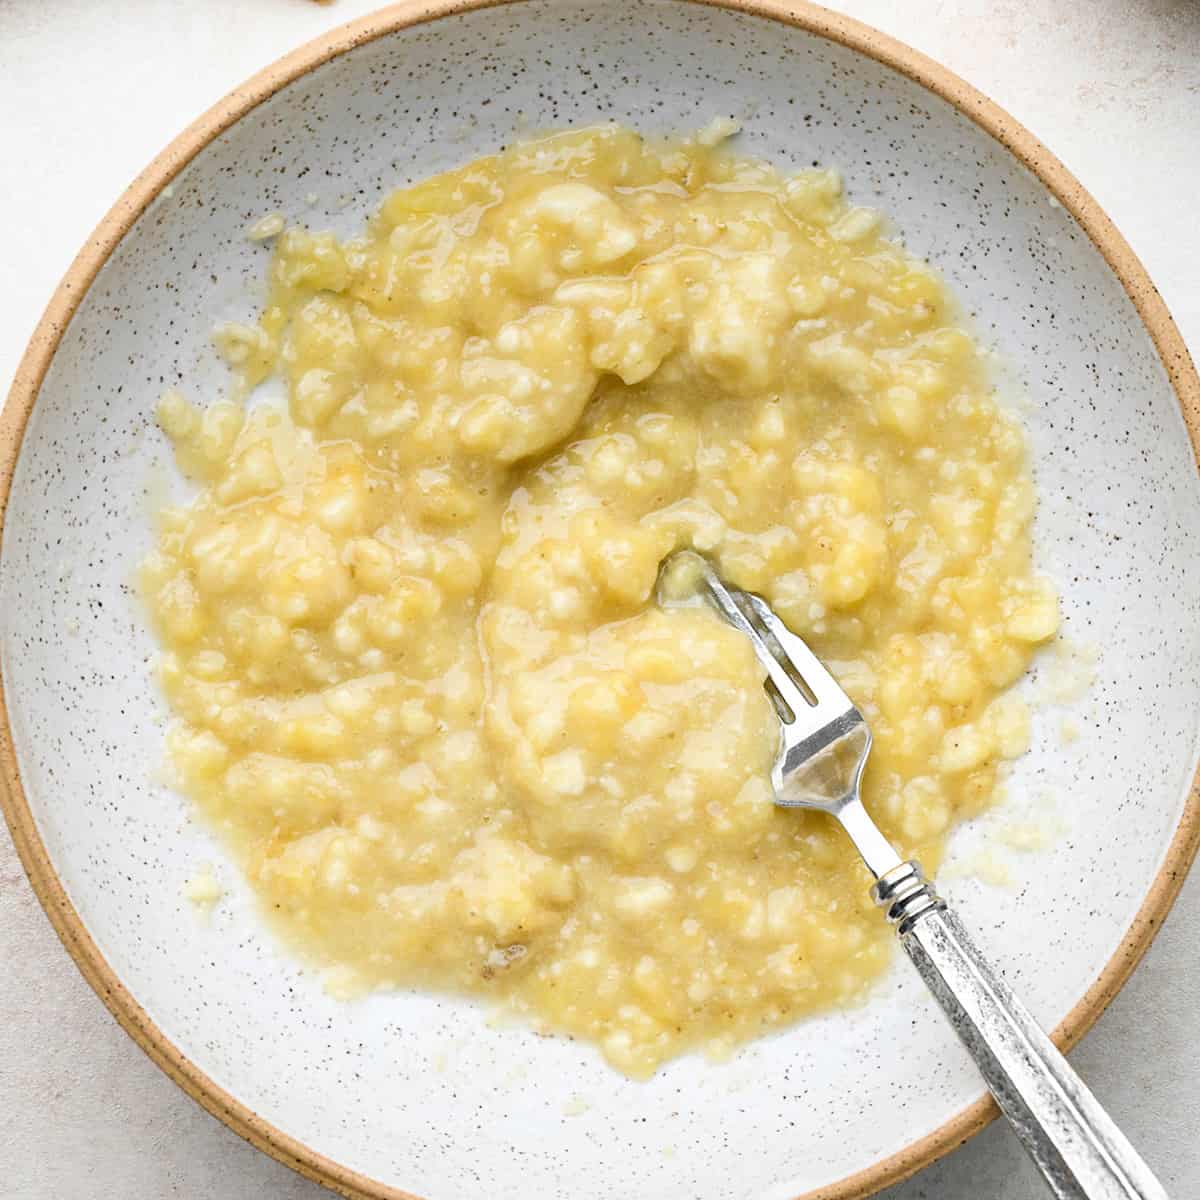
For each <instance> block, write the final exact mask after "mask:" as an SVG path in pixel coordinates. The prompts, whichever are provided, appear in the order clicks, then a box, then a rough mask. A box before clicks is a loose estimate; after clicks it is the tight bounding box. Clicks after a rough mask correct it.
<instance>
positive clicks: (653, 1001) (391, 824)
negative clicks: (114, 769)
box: [142, 127, 1057, 1076]
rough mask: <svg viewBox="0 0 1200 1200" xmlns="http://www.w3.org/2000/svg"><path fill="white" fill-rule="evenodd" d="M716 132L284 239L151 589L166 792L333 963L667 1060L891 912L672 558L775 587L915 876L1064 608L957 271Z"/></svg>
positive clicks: (162, 538) (882, 951)
mask: <svg viewBox="0 0 1200 1200" xmlns="http://www.w3.org/2000/svg"><path fill="white" fill-rule="evenodd" d="M713 140H716V139H713V138H699V139H694V140H690V141H684V142H676V143H673V144H669V145H668V144H652V143H650V142H648V141H644V140H643V139H642V138H640V137H639V136H637V135H636V134H634V133H632V132H630V131H628V130H624V129H619V128H615V127H605V128H598V129H588V130H582V131H573V132H567V133H563V134H559V135H556V136H553V137H548V138H544V139H541V140H538V141H534V142H530V143H527V144H523V145H519V146H516V147H515V148H512V149H510V150H507V151H505V152H504V153H503V154H500V155H497V156H495V157H492V158H486V159H481V160H479V161H477V162H474V163H471V164H470V165H469V166H466V167H464V168H462V169H461V170H458V171H454V172H450V173H448V174H445V175H440V176H437V177H435V178H432V179H429V180H427V181H426V182H424V183H421V184H418V185H417V186H415V187H412V188H408V189H406V190H402V191H398V192H396V193H394V194H393V195H392V196H390V197H389V198H388V200H387V201H386V202H385V203H384V204H383V206H382V208H381V209H380V211H379V214H378V215H377V216H376V217H375V218H374V219H373V220H372V221H371V222H370V224H369V225H368V227H367V229H366V231H365V232H364V233H363V234H362V235H361V236H359V237H357V238H354V239H352V240H350V241H348V242H344V243H343V242H339V241H337V239H336V238H335V237H333V236H332V235H331V234H328V233H309V232H306V231H304V230H301V229H289V230H287V231H286V232H285V233H283V234H282V235H281V236H280V237H279V238H278V240H277V243H276V246H275V250H274V255H273V258H272V260H271V267H270V298H269V303H268V304H267V306H266V308H265V310H264V312H263V314H262V317H261V320H260V323H259V325H258V326H256V327H254V328H248V327H238V326H233V327H225V328H223V329H222V330H220V331H219V332H218V340H219V342H220V344H221V346H222V348H223V350H224V351H225V353H226V355H227V357H228V358H229V359H230V360H231V361H232V362H233V363H234V364H235V365H236V366H237V367H238V368H239V369H240V372H241V375H242V380H243V383H244V384H245V385H253V384H254V383H256V382H257V381H258V380H260V379H261V378H263V377H264V376H265V375H266V374H268V373H269V372H272V371H277V372H279V373H280V374H281V375H282V377H283V379H284V380H285V382H286V386H287V393H288V406H287V411H286V412H284V411H280V410H278V409H276V408H271V407H267V406H262V405H260V406H258V407H257V408H256V409H254V410H253V411H251V412H250V413H248V414H247V413H245V412H244V411H243V408H242V407H241V406H239V405H234V404H231V403H227V402H222V403H217V404H215V405H213V406H211V407H210V408H208V409H207V411H205V412H203V413H201V412H199V411H197V410H196V409H194V408H192V407H191V406H190V405H188V404H187V403H186V402H185V401H184V400H183V399H182V398H181V397H180V396H179V395H178V394H169V395H168V396H167V397H166V398H165V399H164V401H163V403H162V406H161V414H160V415H161V421H162V424H163V427H164V428H165V429H166V431H167V433H168V434H169V435H170V436H171V438H172V439H173V440H174V442H175V445H176V447H177V451H178V458H179V462H180V464H181V465H182V467H183V468H184V469H185V470H186V471H187V472H188V473H189V474H190V475H192V476H193V477H194V478H195V479H197V480H198V481H199V482H200V485H201V491H200V494H199V496H198V498H197V499H196V500H195V501H194V502H193V503H191V504H189V505H187V506H186V507H181V508H175V509H170V510H167V511H165V512H163V513H162V516H161V524H160V534H159V541H158V547H157V550H156V551H155V552H154V553H153V554H152V555H151V556H150V557H149V559H148V560H147V562H146V563H145V566H144V569H143V576H142V583H143V587H144V594H145V596H146V598H147V600H148V603H149V608H150V611H151V613H152V614H153V620H154V624H155V627H156V629H157V630H158V633H159V635H160V637H161V639H162V643H163V657H162V664H161V678H162V685H163V687H164V689H165V692H166V695H167V698H168V700H169V702H170V706H171V710H172V712H173V714H174V716H175V722H174V726H173V728H172V731H171V733H170V737H169V749H170V758H171V760H172V762H173V764H174V766H175V768H176V770H177V774H178V779H179V785H180V787H181V788H182V789H183V791H184V792H186V794H187V795H188V796H190V797H191V798H192V799H193V800H194V801H195V802H196V804H197V805H198V806H199V808H200V809H201V810H202V811H203V813H204V814H205V816H206V817H207V818H209V820H210V821H212V822H213V823H215V824H216V826H217V827H218V828H219V829H220V831H221V833H222V834H223V835H224V836H225V838H226V839H227V841H228V844H229V846H230V847H231V848H232V850H233V851H234V852H235V853H236V855H237V857H238V860H239V861H240V863H241V864H242V866H243V868H244V870H245V873H246V875H247V877H248V879H249V880H250V882H251V884H252V885H253V887H254V889H255V891H256V892H257V894H258V895H259V896H260V897H261V899H262V902H263V904H264V906H265V907H266V909H267V910H268V911H270V913H271V914H272V915H273V917H274V920H275V925H276V927H277V928H278V930H279V931H280V932H281V934H282V935H283V937H284V938H285V939H286V940H287V942H288V943H289V944H290V945H292V946H293V947H295V948H296V949H297V950H299V951H301V952H302V953H303V954H304V955H305V956H306V957H307V958H308V959H309V960H310V961H314V962H316V963H318V964H321V965H322V966H323V967H325V968H327V969H328V971H329V979H330V981H331V983H332V984H333V986H335V987H336V988H338V989H344V990H347V991H352V990H356V989H361V988H366V987H372V986H377V985H391V984H403V985H408V984H415V985H429V986H432V987H435V988H442V989H449V990H454V991H459V992H470V993H473V994H476V995H482V996H485V997H487V998H489V999H490V1000H493V1001H497V1002H500V1003H502V1004H503V1005H504V1006H506V1007H508V1008H511V1009H513V1010H516V1011H517V1012H518V1013H521V1014H524V1016H525V1018H526V1019H527V1020H528V1021H529V1022H530V1023H531V1024H533V1025H535V1026H536V1027H538V1028H542V1029H548V1030H556V1031H561V1032H565V1033H568V1034H571V1035H574V1036H578V1037H582V1038H586V1039H588V1040H589V1041H593V1042H595V1043H597V1044H598V1045H599V1047H600V1049H601V1050H602V1052H603V1053H604V1055H605V1056H606V1057H607V1058H608V1059H609V1061H610V1062H612V1063H613V1064H614V1065H615V1066H617V1067H618V1068H620V1069H621V1070H622V1071H625V1072H628V1073H629V1074H631V1075H639V1076H642V1075H647V1074H649V1073H651V1072H653V1071H654V1069H655V1068H656V1067H657V1066H658V1065H659V1064H660V1063H662V1062H663V1061H664V1060H665V1059H668V1058H670V1057H671V1056H673V1055H676V1054H679V1053H681V1052H682V1051H684V1050H687V1049H689V1048H693V1047H705V1048H707V1049H709V1050H722V1049H727V1048H729V1047H730V1046H732V1045H734V1044H735V1043H737V1042H740V1041H743V1040H745V1039H747V1038H751V1037H755V1036H757V1035H759V1034H761V1033H763V1032H765V1031H767V1030H770V1029H773V1028H775V1027H777V1026H780V1025H783V1024H787V1023H789V1022H792V1021H795V1020H796V1019H797V1018H798V1017H800V1016H802V1015H803V1014H805V1013H809V1012H812V1011H814V1010H817V1009H821V1008H826V1007H828V1006H829V1005H831V1004H839V1003H845V1002H848V1001H850V1000H852V999H854V998H856V997H858V996H860V995H861V994H862V992H863V991H864V988H865V987H866V985H867V984H868V983H869V982H870V980H871V979H872V978H873V977H874V976H876V975H877V974H878V973H879V971H880V969H881V968H882V966H883V964H884V962H885V960H886V958H887V946H888V942H889V938H890V936H891V935H890V933H889V932H888V930H887V929H886V928H885V925H884V922H883V921H882V919H881V917H880V915H879V914H878V913H877V912H875V911H873V910H872V907H871V904H870V901H869V900H868V897H867V883H868V880H867V877H866V874H865V872H864V871H863V869H862V868H861V867H860V865H859V863H858V861H857V860H856V858H855V855H854V853H853V851H852V850H851V848H850V846H849V844H848V842H847V841H846V839H845V838H844V837H843V835H842V834H841V833H840V832H839V831H838V830H837V829H836V828H835V827H834V825H833V823H832V822H831V821H829V820H828V819H826V818H823V817H819V816H816V815H810V814H803V813H795V812H784V811H780V810H777V809H775V808H774V807H773V806H772V804H771V796H770V793H769V790H768V785H767V775H768V768H769V765H770V762H771V760H772V757H773V754H774V750H775V745H776V734H777V725H776V720H775V717H774V716H773V713H772V710H771V707H770V705H769V702H768V700H767V697H766V695H765V693H764V692H763V689H762V687H761V672H760V670H759V669H758V667H757V666H756V664H755V661H754V659H753V657H752V654H751V652H750V649H749V646H748V645H747V644H745V643H744V641H743V640H742V639H741V637H740V635H738V634H736V633H734V632H733V631H732V630H730V629H728V628H727V627H725V626H724V625H722V624H721V623H720V622H719V621H718V620H717V619H716V618H715V617H713V616H711V615H710V614H709V613H708V612H707V611H706V610H704V609H702V608H681V609H670V610H666V611H663V610H659V609H658V608H656V607H655V605H654V602H653V598H652V589H653V584H654V581H655V575H656V571H657V568H658V564H659V562H660V560H661V559H662V558H663V557H664V555H666V554H668V553H669V552H671V551H672V550H673V549H675V548H676V547H681V546H694V547H696V548H698V549H700V550H702V551H704V552H705V553H707V554H709V555H710V556H711V557H712V559H713V560H714V561H715V563H716V564H717V565H718V567H719V570H720V571H721V572H722V573H723V574H724V575H725V576H726V577H727V578H728V579H729V580H730V581H731V582H732V583H734V584H736V585H738V586H740V587H743V588H749V589H754V590H757V591H759V592H761V593H763V594H764V595H765V596H766V597H767V598H768V599H769V600H770V601H771V603H772V604H774V605H775V607H776V609H777V610H778V611H779V612H780V614H781V615H782V616H783V617H784V618H785V619H786V620H787V621H788V622H789V624H790V625H791V626H792V627H793V628H794V629H795V630H796V631H797V632H799V633H801V634H802V635H803V636H804V637H805V638H807V639H808V640H809V642H810V644H811V645H812V646H813V647H814V649H815V650H816V651H817V653H818V654H820V655H822V656H823V657H824V659H825V660H826V661H827V662H828V663H829V665H830V667H831V669H832V670H833V671H834V673H835V674H836V675H837V676H838V677H839V678H840V679H841V681H842V683H843V684H844V686H845V687H846V689H847V690H848V691H849V692H850V694H851V695H852V696H853V698H854V699H855V701H856V702H857V703H858V704H859V705H860V707H861V708H862V709H863V711H864V713H865V714H866V716H867V719H868V720H869V722H870V725H871V728H872V730H873V732H874V735H875V749H874V753H873V755H872V758H871V762H870V767H869V769H868V772H867V778H866V799H867V804H868V807H869V808H870V809H871V811H872V812H873V813H874V815H875V816H876V818H877V819H878V821H879V822H880V824H881V825H882V826H883V828H884V830H885V831H886V833H887V834H888V835H889V836H890V837H891V838H892V839H893V840H894V841H895V842H896V844H897V846H898V848H899V849H900V851H901V852H902V853H903V854H905V855H908V854H916V855H917V856H919V857H920V859H921V860H922V861H923V862H924V864H925V865H926V867H928V868H935V867H936V866H937V863H938V860H939V855H940V852H941V847H942V839H943V837H944V835H945V833H946V831H947V829H948V828H949V827H950V826H951V825H952V824H953V823H954V822H955V821H956V820H958V819H959V818H960V817H963V816H965V815H970V814H972V813H975V812H977V811H978V810H979V809H981V808H982V807H984V806H985V805H987V804H988V803H989V801H990V799H991V798H992V796H993V789H994V787H995V783H996V777H997V770H998V765H999V763H1000V761H1001V760H1002V759H1004V758H1008V757H1012V756H1015V755H1017V754H1019V753H1020V752H1021V751H1022V749H1023V748H1024V746H1025V742H1026V738H1027V728H1028V716H1027V713H1026V712H1025V710H1024V708H1023V706H1022V705H1021V704H1020V703H1019V702H1018V701H1016V700H1015V699H1014V698H1012V697H1009V696H1006V695H1005V694H1004V693H1005V689H1007V688H1008V687H1009V685H1010V684H1012V683H1013V681H1014V680H1016V679H1017V678H1018V677H1019V676H1020V675H1021V674H1022V672H1023V671H1024V669H1025V667H1026V665H1027V663H1028V662H1029V659H1030V655H1031V653H1032V650H1033V647H1034V645H1035V644H1036V643H1038V642H1040V641H1042V640H1044V639H1046V638H1049V637H1050V636H1051V635H1052V634H1053V633H1054V631H1055V626H1056V623H1057V605H1056V600H1055V597H1054V594H1053V592H1052V591H1051V590H1049V589H1048V588H1047V587H1046V586H1045V585H1044V584H1042V583H1040V582H1038V581H1037V580H1036V579H1035V578H1034V577H1033V575H1032V574H1031V569H1030V547H1029V535H1028V524H1029V519H1030V514H1031V512H1032V509H1033V492H1032V489H1031V486H1030V480H1029V475H1028V473H1027V469H1026V465H1025V457H1024V450H1023V444H1022V437H1021V433H1020V431H1019V429H1018V428H1017V427H1016V426H1015V425H1014V423H1013V422H1012V420H1011V419H1010V418H1009V417H1007V416H1005V415H1004V414H1003V413H1001V412H1000V411H999V410H998V409H997V407H996V404H995V403H994V401H993V399H992V398H991V395H990V393H989V388H988V386H987V384H986V383H985V380H984V376H983V372H982V370H981V364H980V352H979V350H978V348H977V346H976V345H975V343H974V342H973V341H972V339H971V338H970V336H968V334H967V333H965V332H964V331H963V330H962V328H960V326H959V325H958V323H957V321H956V318H955V315H954V311H953V307H952V304H951V302H950V298H949V297H948V295H947V293H946V290H945V288H944V286H943V285H942V283H941V282H940V280H939V279H938V277H937V276H936V275H935V274H934V272H933V271H932V270H931V269H930V268H929V267H928V266H926V265H925V264H923V263H921V262H918V261H916V260H914V259H913V258H912V257H910V256H909V255H908V254H906V253H905V252H904V251H903V250H902V249H901V248H899V247H898V246H896V245H895V244H893V243H891V242H888V241H886V240H885V239H884V238H883V237H882V236H881V234H880V231H879V224H878V219H877V216H876V214H874V213H872V212H870V211H867V210H865V209H860V208H854V207H851V206H848V205H847V203H846V202H845V201H844V200H843V198H842V195H841V189H840V185H839V181H838V177H837V176H836V175H835V174H834V173H832V172H829V171H818V170H813V171H803V172H801V173H800V174H798V175H793V176H787V177H785V176H783V175H781V174H779V173H778V172H777V171H776V170H774V169H773V168H772V167H770V166H767V165H765V164H763V163H759V162H754V161H750V160H746V159H740V158H736V157H733V156H731V155H730V154H728V153H727V152H725V151H724V150H722V149H721V148H720V147H719V146H714V145H711V144H708V143H709V142H711V141H713Z"/></svg>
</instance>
